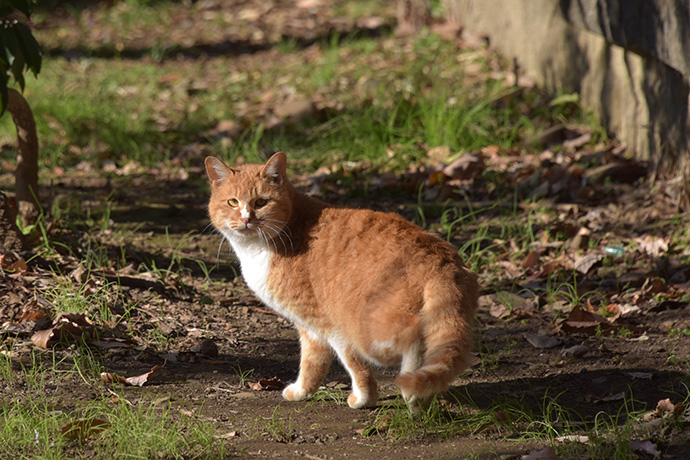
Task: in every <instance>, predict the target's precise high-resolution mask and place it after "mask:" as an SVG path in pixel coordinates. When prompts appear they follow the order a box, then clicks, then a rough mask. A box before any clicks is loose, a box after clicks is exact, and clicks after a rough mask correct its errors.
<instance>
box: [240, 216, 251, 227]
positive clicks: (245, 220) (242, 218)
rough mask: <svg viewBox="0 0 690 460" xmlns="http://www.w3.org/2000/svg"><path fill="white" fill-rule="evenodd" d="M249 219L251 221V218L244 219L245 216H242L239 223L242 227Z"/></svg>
mask: <svg viewBox="0 0 690 460" xmlns="http://www.w3.org/2000/svg"><path fill="white" fill-rule="evenodd" d="M251 219H252V218H251V217H250V216H246V217H245V216H242V217H241V218H240V221H241V222H242V223H243V224H244V225H247V224H248V223H249V221H250V220H251Z"/></svg>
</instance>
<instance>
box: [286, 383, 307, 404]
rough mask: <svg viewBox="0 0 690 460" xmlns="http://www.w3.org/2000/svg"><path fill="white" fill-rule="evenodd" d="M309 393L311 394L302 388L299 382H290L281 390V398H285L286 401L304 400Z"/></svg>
mask: <svg viewBox="0 0 690 460" xmlns="http://www.w3.org/2000/svg"><path fill="white" fill-rule="evenodd" d="M311 395H312V394H311V393H310V392H309V391H307V390H305V389H304V388H302V385H300V384H299V382H295V383H291V384H290V385H288V386H286V387H285V389H284V390H283V398H285V399H287V400H288V401H304V400H305V399H307V398H309V397H310V396H311Z"/></svg>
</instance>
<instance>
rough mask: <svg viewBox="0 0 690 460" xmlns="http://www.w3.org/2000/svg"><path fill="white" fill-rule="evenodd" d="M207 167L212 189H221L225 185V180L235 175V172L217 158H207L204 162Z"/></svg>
mask: <svg viewBox="0 0 690 460" xmlns="http://www.w3.org/2000/svg"><path fill="white" fill-rule="evenodd" d="M204 164H205V165H206V175H208V180H209V182H211V187H219V186H221V185H223V183H224V182H225V180H226V179H227V178H228V177H230V176H232V175H234V174H235V170H234V169H232V168H230V167H229V166H226V165H225V163H223V162H222V161H220V160H219V159H218V158H216V157H206V161H204Z"/></svg>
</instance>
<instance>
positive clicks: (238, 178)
mask: <svg viewBox="0 0 690 460" xmlns="http://www.w3.org/2000/svg"><path fill="white" fill-rule="evenodd" d="M205 164H206V174H207V175H208V179H209V181H210V183H211V200H210V202H209V205H208V208H209V215H210V217H211V222H213V225H214V226H215V227H216V228H217V229H218V230H219V231H221V232H222V233H223V234H224V235H225V236H226V237H227V238H229V239H231V240H235V241H238V240H243V239H250V240H251V239H253V240H257V241H265V242H266V243H267V244H268V240H272V239H277V238H280V235H281V233H282V234H285V227H286V226H287V223H288V221H289V220H290V216H291V214H292V201H291V198H290V184H289V182H288V180H287V176H286V158H285V154H284V153H283V152H278V153H276V154H275V155H273V156H272V157H271V158H270V159H269V160H268V161H267V162H266V163H265V164H246V165H242V166H237V167H233V168H231V167H229V166H227V165H226V164H225V163H223V162H222V161H221V160H219V159H218V158H215V157H208V158H206V162H205Z"/></svg>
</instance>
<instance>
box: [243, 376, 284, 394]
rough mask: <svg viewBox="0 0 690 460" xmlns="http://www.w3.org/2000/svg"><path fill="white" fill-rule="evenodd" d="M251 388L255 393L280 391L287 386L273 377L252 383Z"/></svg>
mask: <svg viewBox="0 0 690 460" xmlns="http://www.w3.org/2000/svg"><path fill="white" fill-rule="evenodd" d="M249 388H250V389H251V390H254V391H280V390H282V389H283V388H285V384H284V383H283V381H282V380H280V379H279V378H278V377H273V378H270V379H261V380H259V381H258V382H253V383H250V384H249Z"/></svg>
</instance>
